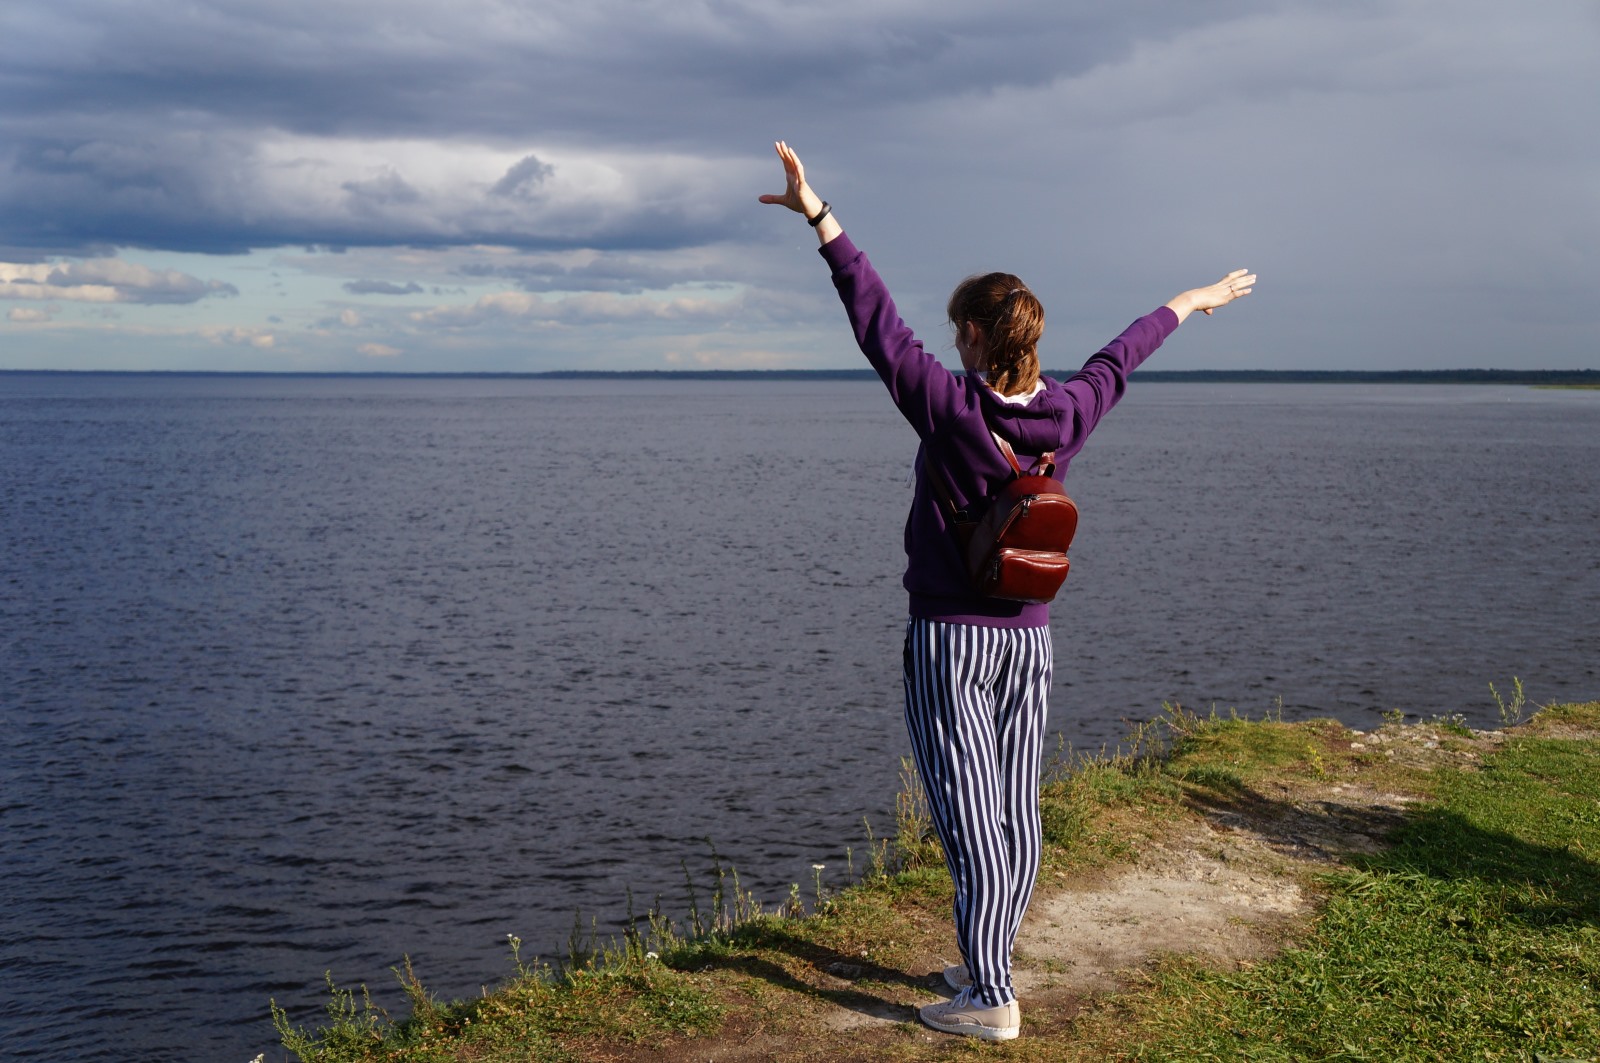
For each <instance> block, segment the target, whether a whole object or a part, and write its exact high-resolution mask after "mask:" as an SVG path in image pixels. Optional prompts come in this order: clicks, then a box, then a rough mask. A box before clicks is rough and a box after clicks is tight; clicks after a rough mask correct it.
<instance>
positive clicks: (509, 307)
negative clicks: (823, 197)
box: [411, 292, 743, 328]
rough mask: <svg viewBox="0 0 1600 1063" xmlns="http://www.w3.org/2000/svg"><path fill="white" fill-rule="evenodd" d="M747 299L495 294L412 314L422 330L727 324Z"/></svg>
mask: <svg viewBox="0 0 1600 1063" xmlns="http://www.w3.org/2000/svg"><path fill="white" fill-rule="evenodd" d="M742 302H743V300H742V299H741V298H740V297H738V296H734V297H728V296H725V295H720V294H719V295H717V296H713V297H697V296H685V295H676V296H671V295H660V296H658V295H648V296H625V295H617V294H615V293H612V292H583V293H581V294H577V295H567V296H564V297H549V296H541V295H535V294H533V293H530V292H495V293H494V294H492V295H485V296H483V297H482V298H480V299H478V300H477V301H476V302H473V303H471V304H468V305H458V306H439V307H435V308H433V309H432V310H419V311H415V312H413V313H412V314H411V320H412V321H413V322H415V323H416V324H417V325H420V326H424V327H438V328H471V327H473V326H477V325H483V324H486V323H490V322H496V321H500V322H504V321H516V322H527V323H530V324H542V325H593V324H607V323H619V322H641V321H659V322H683V321H692V322H697V323H705V322H721V321H727V320H730V319H731V318H733V317H735V316H737V314H738V312H739V308H740V306H741V304H742Z"/></svg>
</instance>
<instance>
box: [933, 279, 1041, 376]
mask: <svg viewBox="0 0 1600 1063" xmlns="http://www.w3.org/2000/svg"><path fill="white" fill-rule="evenodd" d="M945 313H946V314H948V315H949V317H950V323H951V324H952V325H954V326H955V327H956V328H957V329H960V328H961V327H962V326H964V325H965V324H966V323H967V322H969V321H970V322H972V323H973V324H974V325H977V326H978V327H979V328H980V329H982V330H983V335H984V345H983V370H984V379H986V380H987V381H988V382H989V386H990V387H992V388H994V389H995V390H996V391H998V392H999V393H1000V394H1002V395H1015V394H1018V393H1020V392H1024V391H1028V390H1030V389H1032V387H1033V386H1034V385H1035V384H1036V383H1038V382H1039V353H1038V347H1039V337H1040V336H1043V335H1044V307H1043V306H1042V305H1040V303H1039V300H1038V299H1037V298H1036V297H1035V296H1034V294H1033V293H1032V292H1031V291H1029V290H1028V286H1027V285H1026V284H1023V283H1022V279H1021V278H1019V277H1017V276H1016V275H1015V274H1012V273H983V274H974V275H973V276H971V277H968V278H967V279H966V280H964V281H962V282H961V283H960V284H958V285H956V290H955V291H953V292H951V293H950V305H949V306H948V307H946V308H945Z"/></svg>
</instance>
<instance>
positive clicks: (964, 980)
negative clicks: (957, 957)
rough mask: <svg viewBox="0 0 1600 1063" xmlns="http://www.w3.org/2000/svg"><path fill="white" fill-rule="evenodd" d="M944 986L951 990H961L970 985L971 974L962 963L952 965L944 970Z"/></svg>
mask: <svg viewBox="0 0 1600 1063" xmlns="http://www.w3.org/2000/svg"><path fill="white" fill-rule="evenodd" d="M944 984H945V985H947V986H949V987H950V988H951V989H955V990H962V989H965V988H967V986H969V985H971V984H972V974H971V972H969V971H968V970H967V965H966V964H964V963H958V964H954V965H953V966H950V967H946V968H945V969H944Z"/></svg>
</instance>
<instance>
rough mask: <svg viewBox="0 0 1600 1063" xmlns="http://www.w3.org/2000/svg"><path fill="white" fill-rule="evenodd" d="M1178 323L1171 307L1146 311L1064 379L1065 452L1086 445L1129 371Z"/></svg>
mask: <svg viewBox="0 0 1600 1063" xmlns="http://www.w3.org/2000/svg"><path fill="white" fill-rule="evenodd" d="M1177 327H1178V315H1177V314H1175V313H1174V312H1173V311H1172V309H1171V308H1170V307H1165V306H1163V307H1161V308H1160V309H1158V310H1156V311H1155V312H1154V313H1150V314H1146V315H1145V316H1144V317H1141V318H1140V319H1139V320H1137V321H1135V322H1134V323H1133V324H1131V325H1129V326H1128V327H1127V328H1125V329H1123V330H1122V335H1120V336H1118V337H1117V338H1116V339H1114V340H1112V341H1111V342H1110V343H1108V344H1106V345H1105V346H1104V347H1102V348H1101V349H1100V350H1099V351H1098V352H1097V353H1095V354H1094V355H1093V356H1092V357H1091V358H1090V359H1089V360H1088V361H1087V362H1085V363H1084V364H1083V368H1082V369H1080V370H1078V371H1077V372H1076V373H1073V374H1072V375H1071V376H1069V377H1068V378H1067V379H1065V380H1063V381H1062V382H1061V386H1062V388H1063V389H1065V391H1066V392H1067V399H1068V408H1069V410H1070V412H1071V423H1070V424H1067V425H1064V426H1063V431H1062V447H1063V449H1064V452H1065V455H1066V456H1070V455H1072V454H1076V453H1077V452H1078V451H1079V450H1081V449H1082V448H1083V444H1084V442H1085V441H1086V440H1087V439H1088V437H1089V433H1090V432H1092V431H1093V430H1094V426H1095V425H1097V424H1099V423H1100V418H1102V417H1104V416H1105V415H1106V414H1107V413H1109V412H1110V411H1111V407H1113V406H1115V405H1116V404H1117V402H1118V401H1119V400H1120V399H1121V398H1122V396H1123V394H1124V393H1125V392H1126V391H1127V390H1128V374H1129V373H1131V372H1133V371H1134V370H1135V369H1137V368H1139V365H1140V363H1142V362H1143V361H1144V360H1145V359H1146V358H1148V357H1150V355H1152V354H1154V353H1155V350H1156V348H1157V347H1159V346H1161V344H1162V343H1163V342H1164V341H1165V340H1166V338H1167V337H1168V336H1170V335H1172V333H1173V332H1174V331H1175V330H1176V329H1177Z"/></svg>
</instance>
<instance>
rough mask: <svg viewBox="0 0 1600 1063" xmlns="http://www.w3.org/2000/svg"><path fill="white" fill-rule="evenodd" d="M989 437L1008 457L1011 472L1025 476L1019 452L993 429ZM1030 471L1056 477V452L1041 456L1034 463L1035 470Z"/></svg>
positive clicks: (1038, 474)
mask: <svg viewBox="0 0 1600 1063" xmlns="http://www.w3.org/2000/svg"><path fill="white" fill-rule="evenodd" d="M989 435H990V436H991V437H992V438H993V439H994V441H995V443H996V444H997V445H998V446H999V447H1000V453H1002V454H1004V455H1005V456H1006V461H1008V462H1010V463H1011V471H1012V472H1014V473H1016V474H1017V475H1018V476H1022V475H1024V473H1023V471H1022V463H1021V462H1019V461H1018V460H1017V452H1016V451H1014V450H1012V449H1011V444H1010V443H1007V442H1006V441H1005V440H1004V439H1001V438H1000V433H998V432H996V431H994V430H993V429H990V431H989ZM1030 471H1031V472H1032V473H1033V474H1034V475H1036V476H1054V475H1055V471H1056V452H1055V451H1053V450H1052V451H1049V452H1048V453H1045V454H1040V455H1039V459H1038V460H1037V461H1035V462H1034V463H1033V468H1032V469H1031V470H1030Z"/></svg>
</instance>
